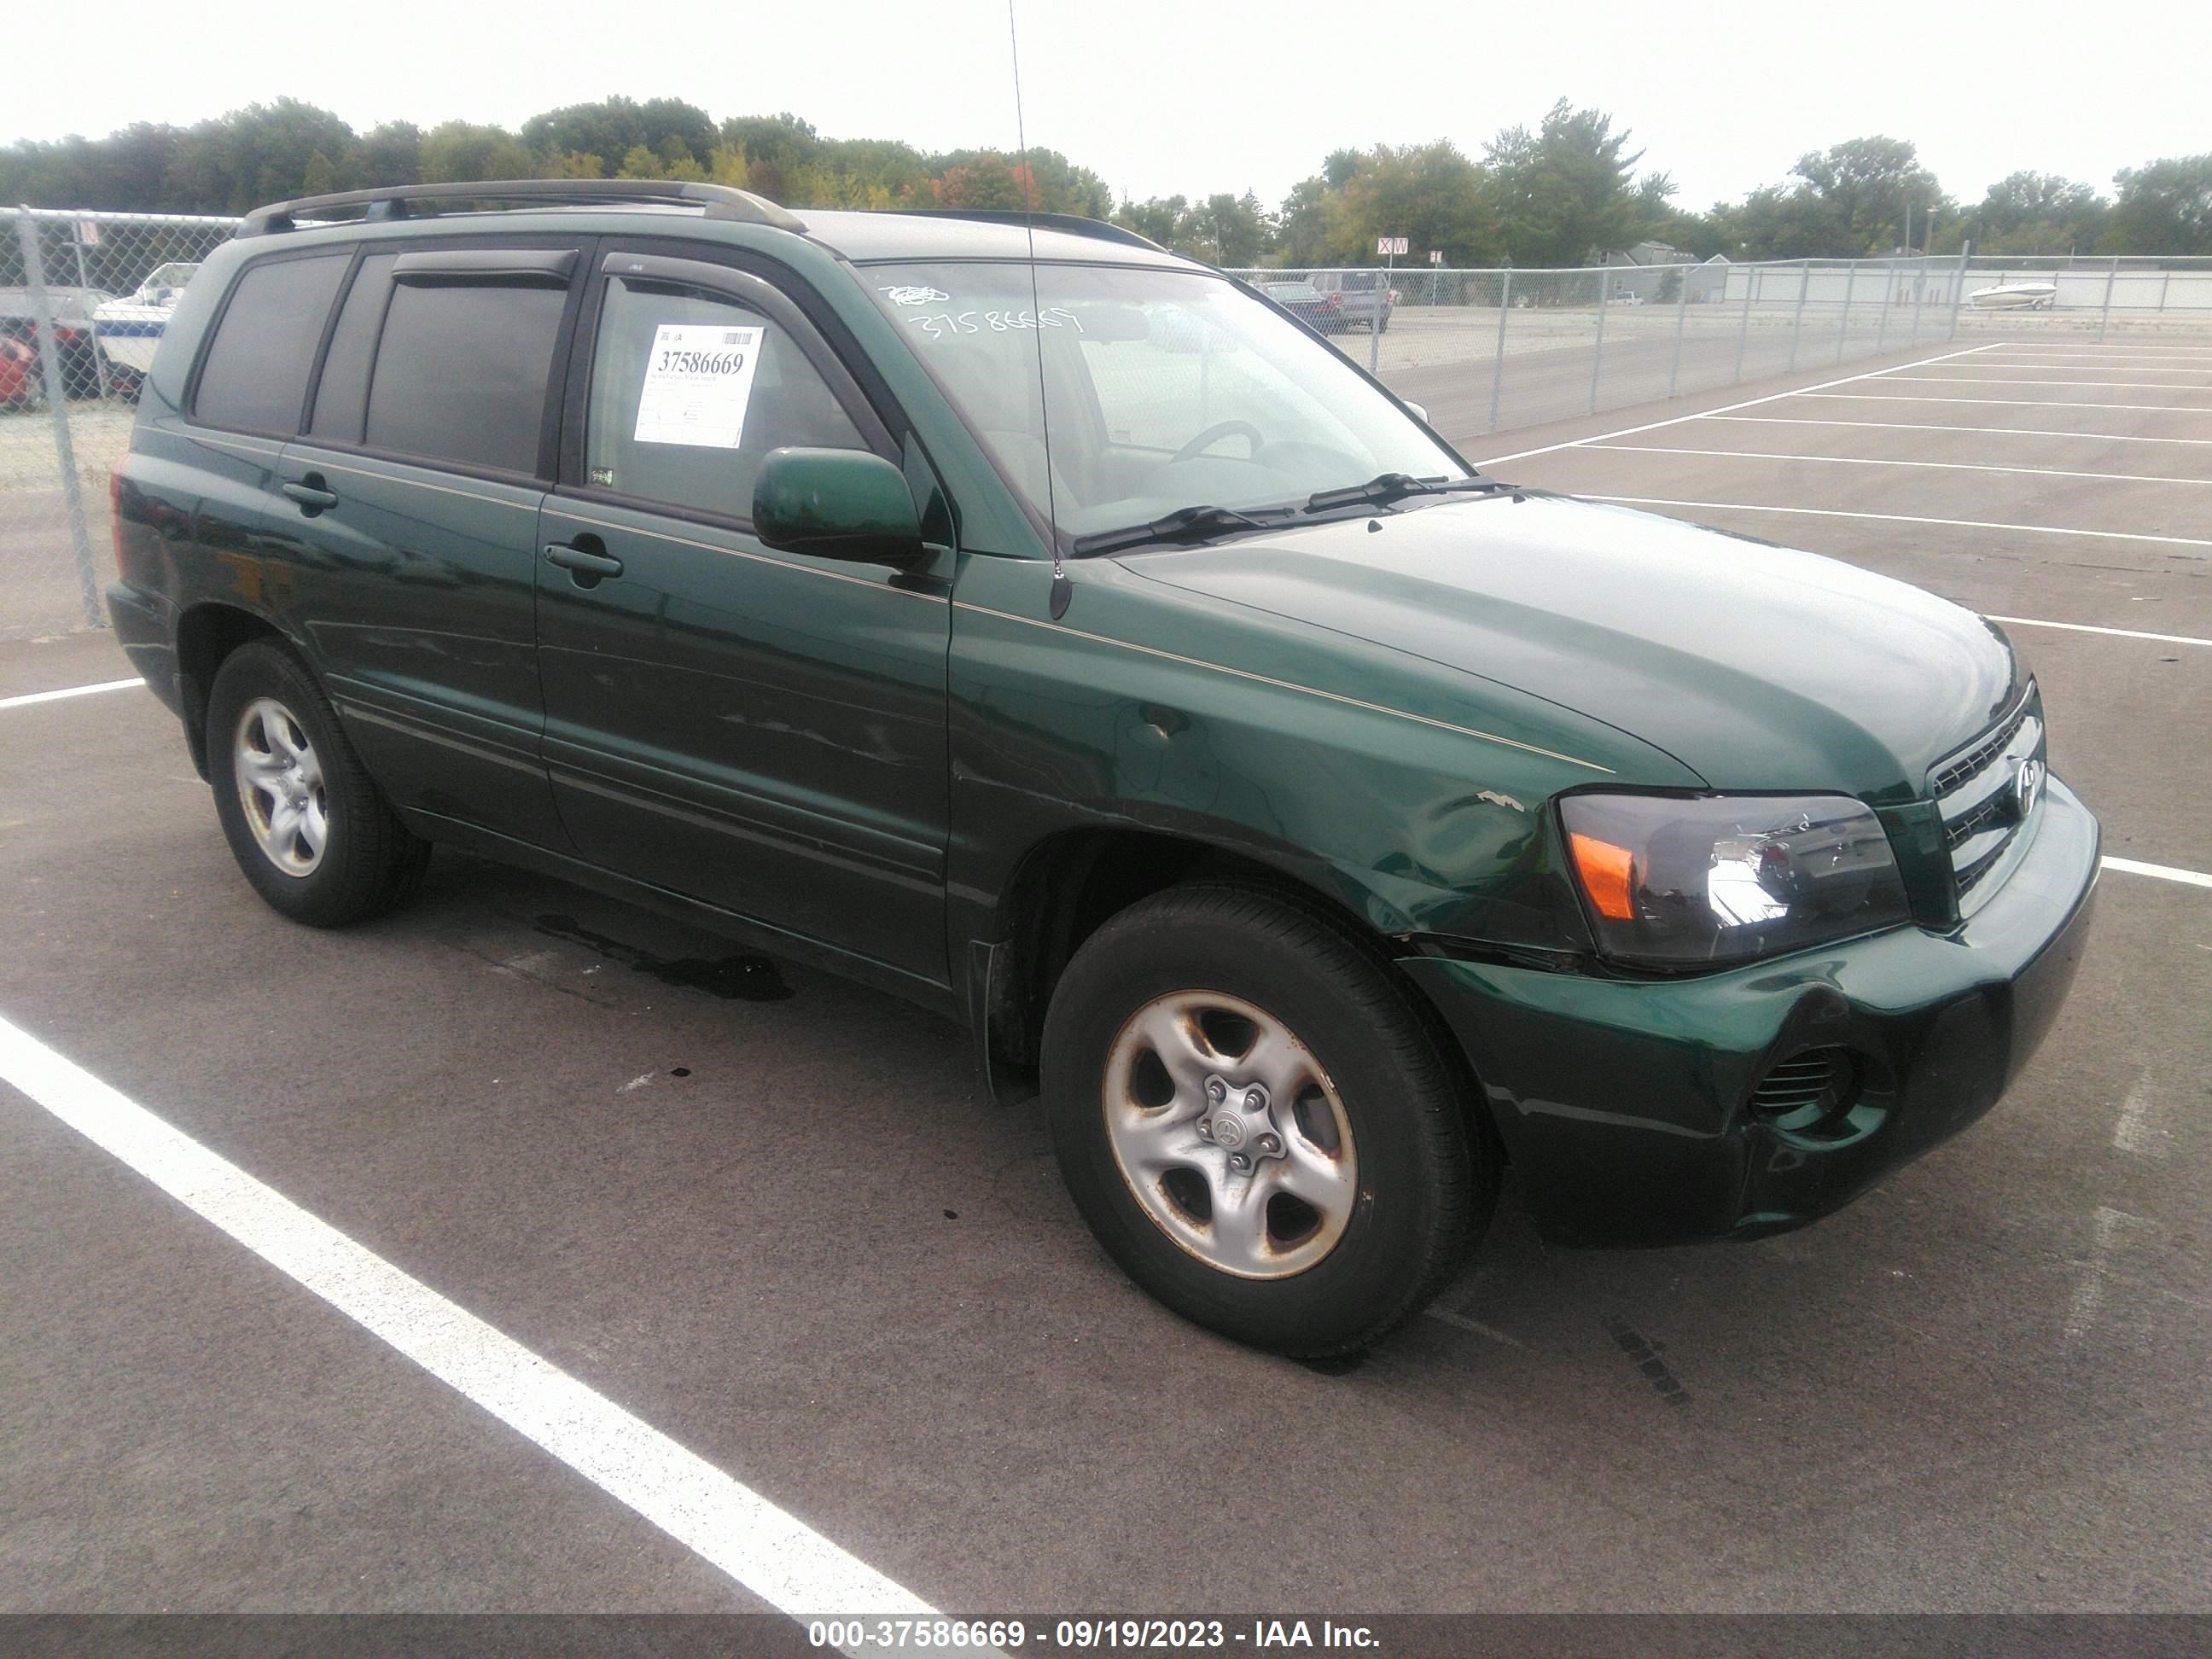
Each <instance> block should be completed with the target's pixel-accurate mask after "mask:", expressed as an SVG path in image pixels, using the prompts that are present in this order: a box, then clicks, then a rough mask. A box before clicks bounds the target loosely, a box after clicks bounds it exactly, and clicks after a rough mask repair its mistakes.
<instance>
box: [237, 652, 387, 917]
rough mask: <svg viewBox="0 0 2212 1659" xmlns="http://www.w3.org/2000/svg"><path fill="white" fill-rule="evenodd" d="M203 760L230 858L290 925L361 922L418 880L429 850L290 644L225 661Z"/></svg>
mask: <svg viewBox="0 0 2212 1659" xmlns="http://www.w3.org/2000/svg"><path fill="white" fill-rule="evenodd" d="M207 756H208V775H209V777H210V781H212V782H213V784H214V786H215V805H216V817H218V818H220V819H221V820H222V829H223V835H224V836H225V837H226V838H227V839H228V841H229V842H230V850H231V854H232V856H233V857H234V858H235V859H236V860H238V867H239V868H240V870H241V871H243V872H245V875H246V880H247V881H249V882H251V883H252V884H253V888H254V890H255V891H256V892H258V893H259V894H260V895H261V896H262V897H263V898H264V899H265V900H267V901H268V902H269V904H270V906H271V908H275V909H276V910H279V911H282V912H283V914H284V915H288V916H289V917H290V918H291V919H292V920H293V921H302V922H306V923H307V924H308V925H309V926H310V927H343V926H344V925H345V924H346V923H348V922H353V921H365V920H367V919H368V917H370V916H374V915H382V914H383V913H384V912H385V911H387V910H390V909H393V908H397V907H398V905H400V904H402V903H404V902H405V901H406V900H407V899H408V898H409V897H410V896H412V895H413V893H414V891H415V890H416V887H417V886H418V885H419V884H421V881H422V871H423V868H424V866H426V865H427V864H428V861H429V856H430V846H429V843H428V842H425V841H422V840H419V839H417V838H416V836H413V835H411V834H410V833H409V832H408V830H407V829H406V827H405V826H404V824H402V823H400V822H399V820H398V817H397V816H396V815H395V814H394V813H393V812H392V808H391V806H390V805H388V804H387V803H386V800H385V799H384V797H383V795H382V794H381V793H380V792H379V791H378V789H377V787H376V785H375V784H374V782H373V781H371V780H370V778H369V775H368V771H367V769H365V768H363V767H362V763H361V757H359V756H358V755H356V754H355V753H354V749H353V745H352V744H350V743H349V742H347V741H346V735H345V732H343V730H341V729H340V727H339V726H338V720H337V713H336V712H335V711H334V710H333V709H332V708H331V705H330V700H329V699H328V698H326V697H325V696H324V695H323V691H322V688H321V687H320V686H319V685H318V684H315V677H314V675H313V673H312V672H311V671H309V669H308V667H307V664H305V663H304V662H302V661H301V660H300V659H299V658H298V657H297V656H295V655H294V654H293V653H292V652H291V651H290V650H289V648H287V647H284V646H282V645H279V644H277V643H276V642H275V641H269V640H257V641H253V642H252V643H251V644H248V645H243V646H240V647H239V648H238V649H237V650H235V651H234V652H232V653H231V654H230V655H229V656H228V657H226V658H224V659H223V662H222V667H221V668H220V669H218V670H217V671H216V677H215V684H214V685H213V686H211V687H210V690H209V693H208V716H207Z"/></svg>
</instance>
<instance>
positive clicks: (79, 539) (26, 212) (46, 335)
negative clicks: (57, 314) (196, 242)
mask: <svg viewBox="0 0 2212 1659" xmlns="http://www.w3.org/2000/svg"><path fill="white" fill-rule="evenodd" d="M15 234H16V235H17V236H18V237H19V238H21V241H22V244H23V285H24V286H25V287H26V288H27V289H29V290H30V292H31V314H32V316H33V318H34V319H36V320H37V324H38V335H39V366H40V370H41V371H42V378H43V379H44V380H45V381H46V407H47V410H49V412H51V413H52V416H53V422H54V460H55V462H56V464H57V465H58V466H59V467H60V469H61V476H62V505H63V507H64V509H65V510H66V512H67V513H68V515H69V528H70V546H71V549H72V550H73V551H74V552H75V553H76V580H77V596H78V598H79V599H82V601H83V604H84V625H85V626H86V627H87V628H98V627H99V626H100V581H99V578H98V577H97V576H95V575H94V573H93V565H92V538H91V536H90V534H89V533H88V532H87V531H86V529H85V525H84V497H83V495H82V493H81V492H80V490H79V489H78V481H77V476H76V447H75V446H74V445H73V444H71V443H70V420H69V388H68V386H65V385H64V384H63V376H62V349H61V343H60V342H59V341H58V340H57V339H56V338H55V337H54V315H53V303H52V299H51V298H50V297H49V295H47V293H46V265H45V263H44V262H43V261H42V260H41V259H40V257H39V227H38V222H36V221H35V220H33V218H32V217H31V210H30V209H29V208H27V207H25V208H23V209H21V210H20V211H18V212H17V214H16V216H15Z"/></svg>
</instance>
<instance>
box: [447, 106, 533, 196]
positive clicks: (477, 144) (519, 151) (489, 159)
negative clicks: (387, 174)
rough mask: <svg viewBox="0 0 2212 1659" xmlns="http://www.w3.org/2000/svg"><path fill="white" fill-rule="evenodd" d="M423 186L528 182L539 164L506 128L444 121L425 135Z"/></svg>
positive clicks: (467, 122)
mask: <svg viewBox="0 0 2212 1659" xmlns="http://www.w3.org/2000/svg"><path fill="white" fill-rule="evenodd" d="M420 153H421V156H422V182H423V183H424V184H426V185H437V184H449V183H459V182H472V181H474V180H477V179H527V178H529V177H530V176H531V175H532V173H535V172H536V171H537V160H536V158H535V157H533V156H532V155H531V153H530V152H529V150H528V149H525V148H524V146H523V143H522V141H521V140H520V139H519V138H517V137H515V136H514V135H513V133H511V132H509V131H507V129H506V128H505V127H494V126H479V125H476V124H475V123H473V122H470V121H441V122H440V123H439V124H438V125H436V126H435V127H432V128H431V129H430V130H429V131H428V132H426V133H424V134H423V135H422V150H421V152H420Z"/></svg>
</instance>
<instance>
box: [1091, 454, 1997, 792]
mask: <svg viewBox="0 0 2212 1659" xmlns="http://www.w3.org/2000/svg"><path fill="white" fill-rule="evenodd" d="M1119 557H1120V562H1121V564H1122V565H1123V566H1124V567H1125V568H1128V569H1130V570H1132V571H1133V572H1135V573H1137V574H1140V575H1144V576H1146V577H1149V578H1151V579H1152V580H1156V581H1159V582H1164V583H1167V584H1169V585H1170V586H1176V587H1179V588H1182V589H1184V590H1186V591H1188V592H1194V593H1198V594H1203V595H1206V596H1207V597H1209V598H1212V599H1220V600H1224V601H1227V602H1230V603H1232V604H1236V605H1245V606H1250V607H1252V608H1254V609H1256V610H1259V611H1268V612H1272V613H1273V614H1274V615H1276V616H1278V617H1285V618H1287V619H1290V620H1292V621H1296V622H1299V623H1310V624H1312V625H1313V626H1314V627H1316V628H1321V629H1329V630H1332V631H1334V632H1337V633H1340V634H1344V635H1352V636H1354V637H1356V638H1358V639H1361V640H1364V641H1370V642H1372V643H1374V644H1377V645H1381V646H1384V647H1389V648H1391V649H1394V650H1396V651H1401V652H1403V653H1407V654H1408V655H1410V656H1413V657H1419V658H1423V659H1427V660H1429V661H1431V662H1435V663H1439V664H1443V665H1446V666H1449V667H1451V668H1455V669H1458V670H1461V671H1463V672H1465V673H1467V674H1469V675H1472V676H1475V677H1477V678H1480V679H1483V680H1488V681H1492V682H1495V683H1497V684H1502V685H1506V686H1510V687H1512V688H1514V689H1516V690H1520V691H1523V692H1527V693H1529V694H1532V695H1534V696H1540V697H1542V698H1545V699H1547V701H1549V702H1554V703H1557V704H1559V705H1561V706H1562V707H1565V708H1571V709H1573V710H1575V711H1576V712H1577V713H1579V714H1583V715H1586V716H1589V718H1591V719H1594V720H1602V721H1604V722H1605V723H1606V724H1607V725H1609V726H1614V727H1616V728H1618V729H1620V730H1621V731H1623V732H1628V733H1630V734H1631V735H1632V736H1634V737H1637V738H1641V739H1642V740H1643V741H1644V742H1646V743H1648V744H1652V745H1654V746H1655V747H1657V748H1659V749H1662V750H1666V751H1667V752H1668V754H1670V755H1672V756H1673V757H1674V758H1675V759H1677V760H1679V761H1680V762H1681V763H1683V764H1684V765H1685V766H1687V767H1688V768H1689V769H1691V770H1692V771H1693V772H1695V773H1697V774H1698V775H1699V776H1700V777H1702V778H1704V779H1705V781H1706V782H1708V783H1709V784H1711V785H1712V786H1713V787H1716V788H1723V789H1810V788H1820V789H1839V790H1844V791H1846V792H1848V793H1852V794H1856V795H1858V796H1860V797H1862V798H1863V799H1869V800H1877V801H1880V802H1883V803H1885V804H1887V803H1894V802H1897V801H1900V800H1905V799H1913V798H1915V797H1917V796H1918V795H1919V794H1920V793H1922V791H1923V787H1924V785H1925V782H1926V778H1927V774H1928V769H1929V766H1930V764H1931V763H1933V762H1935V761H1936V760H1937V759H1939V758H1941V757H1943V756H1944V755H1946V754H1948V752H1950V751H1951V750H1954V749H1956V748H1957V747H1959V746H1960V744H1963V743H1964V742H1966V739H1967V738H1971V737H1972V736H1973V735H1974V734H1975V733H1976V732H1979V731H1981V730H1982V729H1983V728H1984V727H1986V726H1989V725H1990V724H1991V723H1993V722H1994V721H1995V720H1996V719H1997V717H1998V716H1999V715H2000V714H2002V712H2003V709H2004V708H2005V707H2006V705H2007V703H2008V701H2009V700H2010V698H2011V696H2012V695H2013V693H2014V690H2015V678H2016V676H2017V675H2018V673H2019V672H2020V670H2019V667H2018V665H2017V663H2016V661H2015V656H2014V653H2013V650H2012V647H2011V644H2010V642H2009V641H2008V640H2007V639H2006V638H2005V636H2004V635H2003V633H2002V631H2001V630H1999V629H1997V628H1996V627H1995V626H1994V625H1993V624H1991V623H1988V622H1986V621H1984V619H1983V618H1982V617H1978V616H1976V615H1975V614H1974V613H1973V612H1972V611H1967V610H1965V609H1963V608H1962V607H1960V606H1959V605H1953V604H1951V603H1950V602H1949V601H1948V600H1945V599H1937V598H1936V596H1935V595H1933V594H1931V593H1927V592H1923V591H1922V590H1920V589H1919V588H1917V587H1912V586H1908V585H1907V584H1905V583H1904V582H1899V581H1893V580H1890V579H1889V578H1887V577H1886V576H1877V575H1875V574H1871V573H1870V572H1868V571H1864V570H1860V569H1858V568H1855V567H1854V566H1851V565H1847V564H1843V563H1840V562H1837V561H1835V560H1832V559H1825V558H1821V557H1820V556H1817V555H1815V554H1811V553H1801V552H1797V551H1795V550H1791V549H1789V548H1784V547H1777V546H1774V545H1773V544H1771V543H1766V542H1762V541H1759V540H1757V539H1755V538H1750V537H1745V536H1738V535H1734V534H1730V533H1728V532H1719V531H1712V530H1705V529H1700V528H1699V527H1697V526H1692V525H1686V524H1682V523H1680V522H1678V521H1677V520H1672V519H1665V518H1660V517H1658V516H1656V515H1655V514H1651V513H1639V512H1636V511H1633V510H1632V509H1629V508H1625V507H1606V506H1600V505H1597V504H1595V503H1592V502H1587V501H1574V500H1571V499H1568V498H1566V497H1562V496H1553V495H1536V494H1525V493H1524V494H1517V495H1493V496H1478V497H1462V498H1459V499H1456V500H1453V501H1443V502H1438V503H1435V504H1431V505H1423V506H1419V507H1415V508H1414V509H1413V510H1411V511H1406V512H1396V513H1376V515H1374V516H1373V517H1371V518H1369V517H1358V518H1352V519H1348V520H1337V521H1335V522H1333V523H1327V524H1317V525H1307V526H1299V527H1297V528H1296V529H1293V530H1290V531H1286V532H1274V533H1271V534H1269V535H1266V536H1258V537H1249V538H1243V539H1242V540H1237V541H1234V542H1229V543H1225V544H1220V545H1218V546H1212V547H1203V548H1192V549H1182V550H1159V551H1152V552H1145V553H1137V554H1123V555H1121V556H1119ZM1470 690H1471V691H1474V692H1475V694H1476V695H1478V696H1479V690H1478V689H1477V688H1472V687H1471V688H1470Z"/></svg>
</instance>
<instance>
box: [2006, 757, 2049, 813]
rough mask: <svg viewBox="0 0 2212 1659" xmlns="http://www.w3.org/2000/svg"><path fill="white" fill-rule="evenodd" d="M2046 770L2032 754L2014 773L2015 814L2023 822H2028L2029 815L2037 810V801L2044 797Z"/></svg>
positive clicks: (2013, 799) (2013, 803)
mask: <svg viewBox="0 0 2212 1659" xmlns="http://www.w3.org/2000/svg"><path fill="white" fill-rule="evenodd" d="M2046 770H2047V769H2046V768H2045V766H2044V764H2043V763H2042V762H2041V761H2039V760H2038V759H2036V757H2034V756H2033V755H2030V756H2029V757H2027V759H2026V760H2024V761H2022V762H2021V763H2020V768H2019V769H2018V770H2017V771H2015V773H2014V774H2013V775H2012V810H2013V816H2014V817H2017V818H2018V819H2019V820H2020V821H2021V823H2027V815H2028V814H2029V813H2030V812H2033V811H2035V803H2036V802H2037V801H2038V800H2039V799H2041V797H2042V794H2043V779H2044V775H2045V771H2046Z"/></svg>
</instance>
